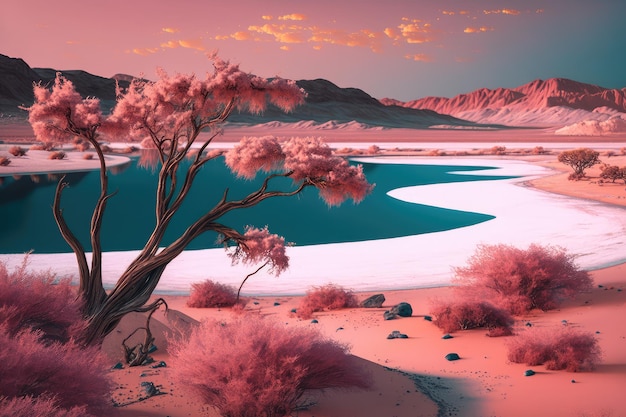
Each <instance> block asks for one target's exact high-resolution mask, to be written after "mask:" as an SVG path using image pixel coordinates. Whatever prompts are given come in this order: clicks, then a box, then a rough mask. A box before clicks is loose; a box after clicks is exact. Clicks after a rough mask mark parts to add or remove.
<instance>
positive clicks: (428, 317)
mask: <svg viewBox="0 0 626 417" xmlns="http://www.w3.org/2000/svg"><path fill="white" fill-rule="evenodd" d="M424 320H426V321H433V318H432V317H431V316H424Z"/></svg>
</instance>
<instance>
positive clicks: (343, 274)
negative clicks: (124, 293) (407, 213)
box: [0, 144, 626, 295]
mask: <svg viewBox="0 0 626 417" xmlns="http://www.w3.org/2000/svg"><path fill="white" fill-rule="evenodd" d="M405 146H406V144H405ZM418 146H419V145H418ZM367 161H369V162H373V161H376V162H379V163H411V164H414V163H417V164H419V163H426V164H445V165H484V166H491V167H497V168H498V169H493V170H486V171H483V172H481V174H485V175H488V174H493V175H498V176H500V175H518V176H522V178H517V179H512V180H498V181H478V182H464V183H452V184H437V185H426V186H416V187H407V188H402V189H396V190H393V191H391V192H390V193H389V195H391V196H392V197H394V198H398V199H402V200H405V201H409V202H415V203H420V204H427V205H433V206H439V207H445V208H453V209H457V210H466V211H473V212H479V213H484V214H490V215H494V216H496V218H495V219H493V220H490V221H487V222H484V223H481V224H478V225H474V226H470V227H465V228H460V229H455V230H451V231H447V232H438V233H430V234H424V235H418V236H409V237H402V238H394V239H383V240H375V241H366V242H357V243H341V244H328V245H316V246H306V247H292V248H289V249H288V254H289V256H290V257H291V262H290V265H291V266H290V269H289V270H288V271H287V272H285V273H283V274H282V275H281V276H280V277H274V276H271V275H268V274H266V273H264V271H261V272H260V273H259V274H257V275H256V276H254V277H252V278H251V279H250V280H249V281H248V282H247V283H246V285H245V287H244V291H243V293H245V294H247V295H271V294H276V295H278V294H281V295H287V294H302V293H304V292H305V291H306V290H307V289H308V288H310V287H311V286H313V285H322V284H326V283H329V282H333V283H336V284H339V285H343V286H345V287H347V288H351V289H353V290H357V291H368V290H384V289H409V288H420V287H430V286H440V285H447V284H449V283H450V279H451V278H452V273H451V268H452V267H453V266H462V265H464V264H465V262H466V260H467V258H468V257H469V256H470V255H471V254H472V253H473V252H474V250H475V248H476V245H478V244H481V243H486V244H497V243H507V244H513V245H516V246H522V247H524V246H527V245H528V244H530V243H533V242H536V243H540V244H552V245H559V246H562V247H564V248H566V249H567V250H568V251H570V252H571V253H575V254H578V255H579V258H578V264H579V265H580V266H581V267H583V268H586V269H595V268H600V267H603V266H608V265H612V264H617V263H620V262H624V261H626V241H625V240H624V238H623V236H626V216H624V214H625V212H624V209H623V208H620V207H615V206H610V205H607V204H602V203H598V202H594V201H588V200H582V199H576V198H571V197H563V196H560V195H555V194H551V193H546V192H542V191H538V190H535V189H531V188H527V187H524V186H523V183H524V181H526V180H529V179H532V178H536V177H537V176H542V175H550V174H551V173H552V171H550V170H548V169H546V168H543V167H540V166H537V165H535V164H532V163H529V162H524V161H518V160H511V159H459V158H455V159H447V158H441V157H438V158H424V157H402V158H399V157H393V158H383V157H380V158H368V159H367ZM475 173H477V171H472V172H471V174H475ZM288 238H289V237H288V236H287V239H288ZM136 253H137V252H134V251H133V252H111V253H107V254H105V257H104V267H103V273H104V281H105V285H107V286H112V285H113V284H114V282H115V281H116V279H117V278H118V277H119V275H120V274H121V273H122V271H123V270H124V269H125V267H126V266H127V265H128V264H129V263H130V262H131V260H132V259H133V256H135V255H136ZM22 258H23V255H21V254H17V255H0V259H2V260H4V261H7V263H8V264H9V266H11V265H16V264H19V263H20V262H21V261H22ZM30 265H31V267H32V268H36V269H47V268H49V267H52V268H53V269H54V271H55V272H57V273H58V274H59V275H71V276H76V273H77V270H76V267H75V258H74V255H73V254H54V255H44V254H33V255H31V257H30ZM254 269H255V267H253V266H242V265H236V266H232V265H231V263H230V258H228V257H227V256H226V253H225V251H224V250H223V249H209V250H196V251H187V252H185V253H183V254H182V255H181V256H179V257H178V258H177V259H176V260H175V261H174V262H172V263H171V264H170V265H169V266H168V268H167V269H166V271H165V273H164V275H163V277H162V279H161V282H160V284H159V286H158V287H157V292H161V293H180V294H185V293H188V290H189V285H190V283H192V282H198V281H202V280H204V279H207V278H210V279H214V280H218V281H220V282H222V283H227V284H232V285H238V284H239V283H240V282H241V280H242V278H243V277H245V276H246V275H247V274H248V273H250V272H252V271H253V270H254Z"/></svg>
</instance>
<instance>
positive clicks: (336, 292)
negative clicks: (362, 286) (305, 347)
mask: <svg viewBox="0 0 626 417" xmlns="http://www.w3.org/2000/svg"><path fill="white" fill-rule="evenodd" d="M358 305H359V303H358V300H357V299H356V296H355V295H354V293H352V291H348V290H346V289H345V288H343V287H340V286H338V285H334V284H328V285H324V286H321V287H314V288H313V289H311V290H309V291H307V293H306V295H305V296H304V297H303V298H302V300H301V301H300V306H299V307H298V309H297V310H296V311H297V313H296V314H297V316H298V317H300V318H303V319H308V318H311V317H312V316H313V313H315V312H318V311H328V310H339V309H341V308H353V307H357V306H358Z"/></svg>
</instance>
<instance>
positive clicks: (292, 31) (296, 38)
mask: <svg viewBox="0 0 626 417" xmlns="http://www.w3.org/2000/svg"><path fill="white" fill-rule="evenodd" d="M248 30H249V31H251V32H256V33H260V34H262V35H270V36H273V37H274V39H275V40H276V41H278V42H280V43H302V42H306V38H307V37H306V35H305V34H304V33H303V30H304V28H303V27H302V26H296V25H285V24H275V23H271V24H270V23H266V24H264V25H261V26H256V25H253V26H249V27H248ZM237 40H247V39H241V35H240V39H237Z"/></svg>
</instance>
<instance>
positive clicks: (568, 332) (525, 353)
mask: <svg viewBox="0 0 626 417" xmlns="http://www.w3.org/2000/svg"><path fill="white" fill-rule="evenodd" d="M600 353H601V352H600V346H599V345H598V340H597V339H596V338H595V336H594V335H593V334H592V333H588V332H584V331H582V330H576V329H573V328H571V327H561V328H558V329H536V328H531V329H528V330H526V331H524V332H523V333H521V334H520V335H518V336H516V337H514V338H513V339H511V340H510V341H509V344H508V355H507V356H508V359H509V360H510V361H511V362H514V363H525V364H526V365H529V366H536V365H542V364H545V366H546V368H547V369H550V370H561V369H565V370H567V371H570V372H578V371H583V370H589V369H593V367H594V365H595V364H597V363H598V362H599V360H600Z"/></svg>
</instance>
